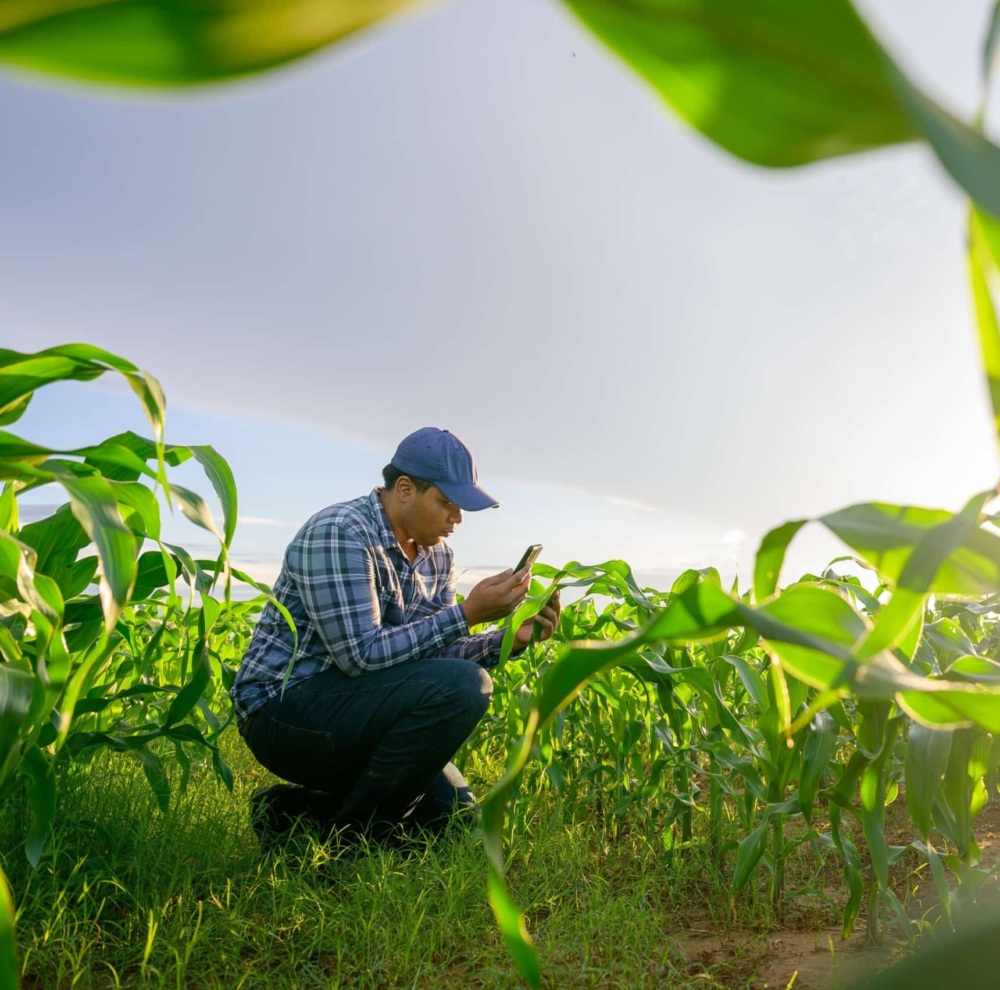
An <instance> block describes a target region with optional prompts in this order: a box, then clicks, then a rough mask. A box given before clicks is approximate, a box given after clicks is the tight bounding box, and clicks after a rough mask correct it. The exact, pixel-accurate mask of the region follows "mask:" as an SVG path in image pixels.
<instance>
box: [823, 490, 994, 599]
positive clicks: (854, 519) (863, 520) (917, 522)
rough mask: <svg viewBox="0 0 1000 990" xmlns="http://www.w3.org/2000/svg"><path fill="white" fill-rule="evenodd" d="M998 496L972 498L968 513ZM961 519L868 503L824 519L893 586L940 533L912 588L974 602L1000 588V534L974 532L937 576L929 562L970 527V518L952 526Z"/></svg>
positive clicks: (918, 564)
mask: <svg viewBox="0 0 1000 990" xmlns="http://www.w3.org/2000/svg"><path fill="white" fill-rule="evenodd" d="M992 494H993V493H992V492H989V493H983V494H982V495H978V496H976V497H975V498H974V499H972V500H970V502H969V504H968V505H967V506H966V508H965V509H963V514H965V513H967V512H975V510H976V507H977V505H978V506H981V505H982V504H983V502H984V501H985V499H986V498H987V497H988V496H990V495H992ZM955 518H956V514H955V513H951V512H947V511H946V510H944V509H925V508H918V507H914V506H903V505H890V504H887V503H883V502H867V503H863V504H860V505H852V506H849V507H848V508H846V509H840V510H839V511H837V512H831V513H828V514H827V515H825V516H821V517H820V519H819V521H820V522H822V523H823V524H824V525H825V526H826V527H827V528H828V529H829V530H830V531H831V532H832V533H833V534H834V535H835V536H837V537H839V538H840V539H841V540H843V541H844V542H845V543H846V544H847V545H848V546H849V547H851V548H852V549H853V550H854V551H855V553H857V554H858V556H859V557H861V558H863V559H864V560H866V561H867V562H868V563H869V564H871V565H872V567H874V568H875V569H876V570H877V571H878V573H879V575H881V576H882V577H883V578H884V579H885V580H887V581H889V582H890V583H893V584H896V583H899V582H900V581H901V580H902V578H903V575H904V570H905V569H906V568H907V565H908V563H909V561H910V557H911V555H912V554H913V551H914V549H915V548H916V547H917V545H918V544H920V543H921V542H922V541H923V540H924V538H925V536H928V534H929V531H930V530H934V529H937V533H936V534H934V535H932V536H931V539H930V541H929V543H928V545H927V549H928V551H929V552H928V554H927V556H926V557H923V556H922V557H921V558H920V559H918V560H917V561H915V562H914V564H913V565H912V566H911V567H910V569H909V570H907V571H906V581H907V586H908V587H910V588H911V590H914V591H918V592H921V593H923V592H932V593H934V594H938V595H955V596H959V597H969V598H974V597H978V596H981V595H986V594H990V593H991V592H993V591H997V590H1000V536H997V535H995V534H994V533H991V532H988V531H986V530H984V529H981V528H979V527H973V528H971V529H968V530H967V536H966V537H965V538H964V539H963V540H962V542H961V543H959V544H958V545H957V546H956V547H955V548H954V549H953V550H952V552H950V553H949V554H947V555H946V556H945V559H944V560H943V562H942V563H941V564H940V566H939V567H937V569H936V571H934V574H933V577H932V578H931V577H929V576H928V570H927V567H928V561H932V562H933V559H934V554H933V551H935V546H937V547H938V548H940V547H941V546H944V545H945V544H947V543H948V542H949V540H950V539H951V537H952V536H953V534H954V532H955V530H962V529H964V528H965V525H966V522H967V520H963V521H959V522H955V523H951V521H952V520H954V519H955ZM946 524H951V525H946ZM952 526H954V529H953V528H952ZM938 527H940V528H938Z"/></svg>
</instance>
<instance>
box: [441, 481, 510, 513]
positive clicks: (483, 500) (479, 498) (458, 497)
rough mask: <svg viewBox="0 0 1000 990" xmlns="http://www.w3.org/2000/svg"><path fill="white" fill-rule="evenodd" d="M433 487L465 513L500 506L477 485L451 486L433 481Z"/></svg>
mask: <svg viewBox="0 0 1000 990" xmlns="http://www.w3.org/2000/svg"><path fill="white" fill-rule="evenodd" d="M434 485H435V487H436V488H437V489H438V491H439V492H441V494H442V495H444V497H445V498H447V499H448V500H449V501H450V502H454V503H455V505H457V506H458V507H459V508H460V509H464V510H465V511H466V512H478V511H479V510H480V509H495V508H497V507H498V506H499V505H500V503H499V502H498V501H497V500H496V499H495V498H494V497H493V496H492V495H488V494H487V493H486V492H484V491H483V490H482V488H480V487H479V486H478V485H451V484H448V483H447V482H444V483H442V482H440V481H435V482H434Z"/></svg>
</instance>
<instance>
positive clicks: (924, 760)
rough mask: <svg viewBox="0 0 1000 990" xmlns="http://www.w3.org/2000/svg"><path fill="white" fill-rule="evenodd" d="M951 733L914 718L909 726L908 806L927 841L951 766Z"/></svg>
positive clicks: (907, 754) (915, 823)
mask: <svg viewBox="0 0 1000 990" xmlns="http://www.w3.org/2000/svg"><path fill="white" fill-rule="evenodd" d="M951 739H952V733H951V732H948V731H942V730H939V729H928V728H927V727H926V726H923V725H921V724H920V723H919V722H915V723H914V724H913V725H911V726H910V734H909V740H908V743H907V747H906V806H907V808H909V811H910V817H911V818H912V819H913V824H914V825H916V826H917V828H918V829H919V831H920V834H921V836H922V837H923V839H924V842H927V841H928V839H929V837H930V834H931V826H932V821H931V815H932V813H933V811H934V802H935V800H936V799H937V795H938V792H939V791H940V789H941V781H942V779H943V778H944V772H945V770H946V769H947V767H948V754H949V753H950V752H951Z"/></svg>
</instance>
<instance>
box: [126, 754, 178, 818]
mask: <svg viewBox="0 0 1000 990" xmlns="http://www.w3.org/2000/svg"><path fill="white" fill-rule="evenodd" d="M132 752H133V753H135V755H136V756H137V757H138V758H139V762H140V763H141V764H142V769H143V772H144V773H145V774H146V780H148V781H149V786H150V787H151V788H152V789H153V794H154V795H156V803H157V804H158V805H159V806H160V810H161V811H162V812H163V813H164V814H166V813H167V811H168V810H169V808H170V779H169V778H168V777H167V771H166V770H165V769H164V767H163V761H162V760H161V759H160V758H159V757H158V756H157V755H156V753H154V752H153V751H152V750H151V749H150V748H149V746H148V745H146V744H143V745H138V746H135V747H134V748H132Z"/></svg>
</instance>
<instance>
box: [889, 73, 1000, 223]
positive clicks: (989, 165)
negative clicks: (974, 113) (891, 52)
mask: <svg viewBox="0 0 1000 990" xmlns="http://www.w3.org/2000/svg"><path fill="white" fill-rule="evenodd" d="M885 63H886V72H887V77H888V80H889V83H890V85H891V86H892V88H893V89H894V90H895V92H896V95H897V97H898V98H899V102H900V105H901V106H902V107H903V108H904V109H905V111H906V113H907V114H908V115H909V117H910V120H911V121H912V122H913V125H914V126H915V127H916V128H917V129H918V130H919V131H920V133H921V135H922V136H923V137H924V139H925V140H926V141H927V142H928V144H930V146H931V148H933V150H934V153H935V154H936V155H937V157H938V161H940V162H941V164H942V165H943V166H944V167H945V170H946V171H947V172H948V173H949V174H950V175H951V177H952V178H953V179H954V180H955V181H956V182H957V183H958V184H959V185H960V186H961V187H962V188H963V189H964V190H965V191H966V192H967V193H968V194H969V196H970V197H971V198H972V200H973V201H974V202H976V203H977V204H978V205H979V206H981V207H982V208H983V209H984V210H986V211H987V212H989V213H992V214H993V215H994V216H1000V182H998V181H997V176H998V175H1000V148H998V147H997V146H996V145H995V144H993V143H992V142H990V141H988V140H987V139H986V138H985V137H983V135H982V133H980V132H979V131H977V130H975V129H974V128H972V127H970V126H969V125H968V124H964V123H962V122H961V121H960V120H957V119H956V118H955V117H952V116H951V114H949V113H947V112H946V111H945V110H943V109H942V108H941V107H940V106H938V105H937V104H936V103H935V102H934V101H933V100H931V99H930V98H929V97H927V96H925V95H924V94H923V93H921V92H920V90H918V89H917V88H916V87H915V86H914V85H913V84H912V83H911V82H910V81H909V80H908V79H907V78H906V76H904V75H903V73H902V72H901V71H900V69H899V67H898V66H896V65H894V64H893V63H892V61H891V60H890V59H889V58H888V56H886V58H885Z"/></svg>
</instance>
